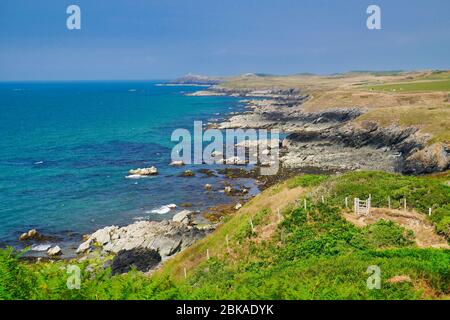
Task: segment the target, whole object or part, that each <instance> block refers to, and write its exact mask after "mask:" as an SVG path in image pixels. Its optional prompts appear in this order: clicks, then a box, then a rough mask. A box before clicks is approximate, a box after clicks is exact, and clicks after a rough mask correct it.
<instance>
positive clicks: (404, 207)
mask: <svg viewBox="0 0 450 320" xmlns="http://www.w3.org/2000/svg"><path fill="white" fill-rule="evenodd" d="M403 209H404V210H405V211H406V198H403Z"/></svg>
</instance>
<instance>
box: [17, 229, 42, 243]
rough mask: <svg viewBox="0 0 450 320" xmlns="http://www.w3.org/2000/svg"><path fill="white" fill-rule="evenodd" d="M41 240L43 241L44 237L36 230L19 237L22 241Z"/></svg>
mask: <svg viewBox="0 0 450 320" xmlns="http://www.w3.org/2000/svg"><path fill="white" fill-rule="evenodd" d="M41 239H43V236H42V235H41V234H40V233H39V232H38V231H37V230H36V229H31V230H29V231H28V232H25V233H22V234H21V235H20V237H19V240H20V241H25V240H41Z"/></svg>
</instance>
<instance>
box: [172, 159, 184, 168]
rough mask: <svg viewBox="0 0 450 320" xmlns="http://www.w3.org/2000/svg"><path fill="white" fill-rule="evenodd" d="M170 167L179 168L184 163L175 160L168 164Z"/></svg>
mask: <svg viewBox="0 0 450 320" xmlns="http://www.w3.org/2000/svg"><path fill="white" fill-rule="evenodd" d="M170 165H171V166H177V167H180V166H184V162H183V160H175V161H172V162H171V163H170Z"/></svg>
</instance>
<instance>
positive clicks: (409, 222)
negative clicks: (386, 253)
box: [343, 208, 450, 249]
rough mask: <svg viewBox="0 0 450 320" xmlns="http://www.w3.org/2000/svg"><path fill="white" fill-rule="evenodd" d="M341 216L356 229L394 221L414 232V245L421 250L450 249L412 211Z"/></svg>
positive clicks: (376, 211) (383, 210)
mask: <svg viewBox="0 0 450 320" xmlns="http://www.w3.org/2000/svg"><path fill="white" fill-rule="evenodd" d="M343 215H344V217H345V219H347V220H348V221H350V222H351V223H353V224H354V225H356V226H358V227H364V226H366V225H369V224H373V223H375V222H377V221H378V220H380V219H384V220H390V221H394V222H396V223H398V224H399V225H401V226H402V227H404V228H406V229H409V230H412V231H414V234H415V236H416V243H417V245H418V246H419V247H421V248H447V249H449V248H450V246H449V245H448V243H447V241H446V240H445V238H444V237H442V236H439V235H437V234H436V233H435V230H434V227H433V225H431V223H429V222H428V221H427V220H426V217H425V216H424V215H423V214H420V213H417V212H414V211H402V210H395V209H388V208H372V210H371V212H370V215H369V216H357V215H355V213H353V212H351V213H350V212H344V213H343Z"/></svg>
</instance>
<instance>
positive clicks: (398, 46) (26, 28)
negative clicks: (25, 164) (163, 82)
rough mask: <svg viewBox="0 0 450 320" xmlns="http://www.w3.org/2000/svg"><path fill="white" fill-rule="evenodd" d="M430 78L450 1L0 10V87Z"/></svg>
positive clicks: (38, 1)
mask: <svg viewBox="0 0 450 320" xmlns="http://www.w3.org/2000/svg"><path fill="white" fill-rule="evenodd" d="M70 4H77V5H79V6H80V7H81V19H82V22H81V25H82V29H81V30H72V31H70V30H68V29H67V28H66V18H67V17H68V15H67V14H66V8H67V6H68V5H70ZM370 4H377V5H379V6H380V7H381V9H382V27H383V29H382V30H379V31H370V30H368V29H367V28H366V19H367V14H366V8H367V7H368V5H370ZM429 68H441V69H450V1H449V0H426V1H425V0H386V1H381V0H371V1H366V0H334V1H332V0H328V1H325V0H271V1H268V0H226V1H225V0H220V1H219V0H208V1H206V0H189V1H188V0H170V1H169V0H164V1H163V0H78V1H77V0H0V80H36V79H50V80H57V79H164V78H172V77H176V76H178V75H182V74H185V73H188V72H192V73H202V74H211V75H232V74H240V73H246V72H264V73H276V74H289V73H298V72H314V73H334V72H341V71H349V70H368V69H370V70H394V69H395V70H398V69H429Z"/></svg>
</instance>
